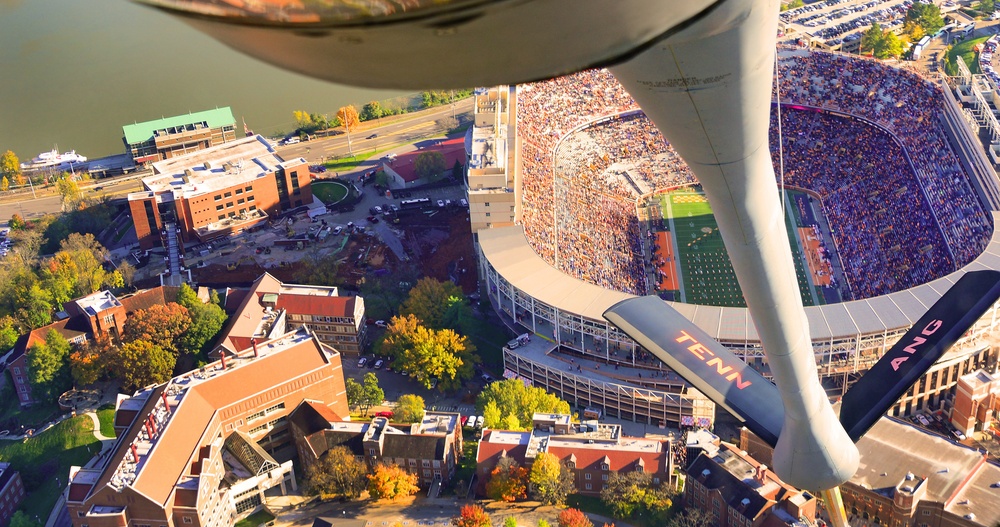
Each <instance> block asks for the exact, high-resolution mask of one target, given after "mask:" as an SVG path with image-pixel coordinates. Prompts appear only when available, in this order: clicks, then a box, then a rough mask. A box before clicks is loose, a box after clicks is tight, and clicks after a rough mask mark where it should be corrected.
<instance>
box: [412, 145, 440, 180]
mask: <svg viewBox="0 0 1000 527" xmlns="http://www.w3.org/2000/svg"><path fill="white" fill-rule="evenodd" d="M444 169H445V160H444V154H442V153H441V152H438V151H436V150H435V151H432V152H422V153H421V154H420V155H418V156H417V158H416V159H414V160H413V171H414V172H416V173H417V175H418V176H420V177H422V178H425V179H429V180H432V181H433V180H435V179H437V178H439V177H441V176H442V175H443V174H444Z"/></svg>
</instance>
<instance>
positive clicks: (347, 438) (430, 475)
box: [289, 401, 462, 488]
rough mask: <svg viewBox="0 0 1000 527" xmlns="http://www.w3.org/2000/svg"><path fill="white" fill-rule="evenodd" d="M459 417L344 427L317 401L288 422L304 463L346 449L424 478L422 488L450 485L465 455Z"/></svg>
mask: <svg viewBox="0 0 1000 527" xmlns="http://www.w3.org/2000/svg"><path fill="white" fill-rule="evenodd" d="M460 417H461V416H460V415H459V414H457V413H450V412H425V413H424V417H423V419H422V420H421V421H420V422H417V423H392V422H390V420H389V419H387V418H385V417H375V418H373V419H372V420H371V421H370V422H360V421H358V422H350V423H345V422H341V421H339V420H337V419H335V418H336V415H335V414H333V413H331V412H329V411H328V410H327V409H325V408H323V407H322V406H319V405H317V404H315V403H313V402H310V401H306V402H304V403H302V405H301V406H300V407H299V408H296V409H295V411H294V412H293V413H292V415H291V417H290V418H289V420H290V421H291V430H292V436H293V437H294V439H295V447H296V450H297V451H298V454H299V461H300V462H301V463H302V465H303V466H306V467H308V466H309V465H310V464H312V463H313V462H314V461H316V460H317V459H319V458H320V457H321V456H322V455H323V454H325V453H326V451H327V450H329V449H331V448H333V447H335V446H345V447H347V448H348V449H349V450H351V452H353V453H354V455H355V456H356V457H357V458H359V459H363V460H364V463H365V464H366V465H368V466H369V467H374V466H375V465H377V464H379V463H395V464H396V465H399V466H400V467H401V468H404V469H406V470H407V471H408V472H410V473H413V474H416V475H417V476H418V477H419V478H420V485H421V486H422V487H423V488H431V487H434V486H435V485H437V486H438V488H440V487H439V486H441V485H446V484H447V483H448V481H450V480H451V477H452V476H453V475H454V474H455V468H456V466H457V465H458V458H459V456H461V455H462V426H461V422H460Z"/></svg>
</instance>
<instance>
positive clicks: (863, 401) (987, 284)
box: [840, 271, 1000, 442]
mask: <svg viewBox="0 0 1000 527" xmlns="http://www.w3.org/2000/svg"><path fill="white" fill-rule="evenodd" d="M998 298H1000V271H972V272H968V273H965V275H963V276H962V278H960V279H959V280H958V282H955V285H954V286H952V288H951V289H949V290H948V292H946V293H945V294H944V296H942V297H941V298H940V299H939V300H938V301H937V302H935V303H934V305H933V306H931V308H930V310H928V311H927V313H925V314H924V316H922V317H920V320H918V321H917V323H916V324H914V325H913V327H911V328H910V330H909V331H907V332H906V334H905V335H903V337H902V338H901V339H899V342H897V343H896V344H895V345H894V346H893V347H892V348H890V349H889V351H887V352H886V353H885V355H883V356H882V358H881V359H879V361H878V362H877V363H875V365H874V366H872V368H871V369H870V370H868V371H867V372H866V373H865V374H864V376H863V377H861V379H860V380H858V382H856V383H855V384H854V385H853V386H851V388H850V389H849V390H847V393H845V394H844V398H843V400H842V403H841V406H840V423H841V424H842V425H844V430H846V431H847V435H848V436H850V438H851V440H853V441H855V442H857V441H858V439H860V438H861V436H863V435H864V434H865V432H867V431H868V429H870V428H871V427H872V426H874V425H875V423H876V422H877V421H878V420H879V418H881V417H882V415H883V414H884V413H885V412H886V411H888V410H889V408H891V407H892V405H893V404H895V403H896V401H897V400H899V398H900V397H901V396H902V395H903V394H904V393H906V390H909V389H910V386H913V383H915V382H916V381H917V379H919V378H920V377H921V376H923V374H924V373H926V372H927V370H928V369H930V367H931V365H933V364H934V363H935V362H937V360H938V359H940V358H941V356H942V355H944V353H945V352H946V351H948V348H950V347H951V346H952V344H954V343H955V341H957V340H958V339H959V338H961V337H962V335H963V334H964V333H965V332H966V331H967V330H968V329H969V328H970V327H972V325H973V324H975V323H976V321H977V320H979V317H981V316H982V315H983V313H985V312H986V310H987V309H989V308H990V306H991V305H993V303H994V302H996V301H997V299H998Z"/></svg>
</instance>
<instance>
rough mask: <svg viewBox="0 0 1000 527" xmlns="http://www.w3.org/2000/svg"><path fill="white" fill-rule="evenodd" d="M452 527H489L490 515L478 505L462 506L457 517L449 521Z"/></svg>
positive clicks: (490, 524)
mask: <svg viewBox="0 0 1000 527" xmlns="http://www.w3.org/2000/svg"><path fill="white" fill-rule="evenodd" d="M451 524H452V525H453V526H454V527H491V526H492V525H493V523H492V522H491V521H490V515H489V514H486V511H485V510H483V508H482V507H480V506H479V505H463V506H462V508H461V509H459V511H458V516H456V517H454V518H452V519H451Z"/></svg>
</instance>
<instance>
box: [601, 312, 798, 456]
mask: <svg viewBox="0 0 1000 527" xmlns="http://www.w3.org/2000/svg"><path fill="white" fill-rule="evenodd" d="M604 318H606V319H607V320H608V321H609V322H611V323H612V324H614V325H615V326H616V327H618V329H620V330H622V331H624V332H625V333H626V334H627V335H628V336H630V337H632V338H633V339H634V340H635V341H636V342H638V343H639V344H640V345H641V346H642V347H644V348H645V349H647V350H649V351H650V352H651V353H653V354H654V355H656V357H657V358H659V359H660V360H662V361H663V362H665V363H666V364H667V365H668V366H669V367H670V368H671V369H673V370H674V371H676V372H677V374H678V375H680V376H681V377H683V378H684V379H685V380H687V381H688V382H690V383H691V384H692V385H694V387H695V388H697V389H698V390H700V391H701V392H702V393H704V394H705V395H706V396H707V397H708V398H709V399H711V400H713V401H715V403H716V404H718V405H721V406H722V407H724V408H725V409H726V410H728V411H729V412H730V413H731V414H733V415H734V416H736V417H737V418H738V419H740V420H742V421H743V422H744V424H745V425H746V427H747V428H749V429H750V431H752V432H753V433H754V434H756V435H757V436H758V437H760V438H761V439H763V440H764V441H766V442H767V443H768V444H770V445H771V446H772V447H773V446H774V445H775V444H777V442H778V435H780V433H781V426H782V423H783V421H784V406H783V405H782V403H781V396H780V395H779V393H778V388H777V387H775V386H774V384H772V383H771V382H770V381H768V380H767V379H765V378H764V377H763V376H762V375H761V374H760V373H758V372H757V371H756V370H754V369H753V368H751V367H750V366H749V365H747V363H745V362H743V361H742V360H741V359H740V358H739V357H737V356H736V355H734V354H733V353H732V352H730V351H729V350H728V349H726V348H725V347H724V346H723V345H721V344H719V343H718V342H716V341H715V340H714V339H713V338H712V337H710V336H708V334H707V333H705V332H704V331H702V330H701V329H700V328H699V327H698V326H696V325H694V323H692V322H691V321H690V320H688V319H686V318H684V316H683V315H681V314H680V313H678V312H677V311H676V310H674V309H673V308H672V307H670V306H669V305H667V303H666V302H664V301H663V300H661V299H660V298H658V297H655V296H644V297H638V298H631V299H628V300H623V301H621V302H619V303H617V304H615V305H613V306H611V307H610V308H609V309H608V310H607V311H605V312H604Z"/></svg>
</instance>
